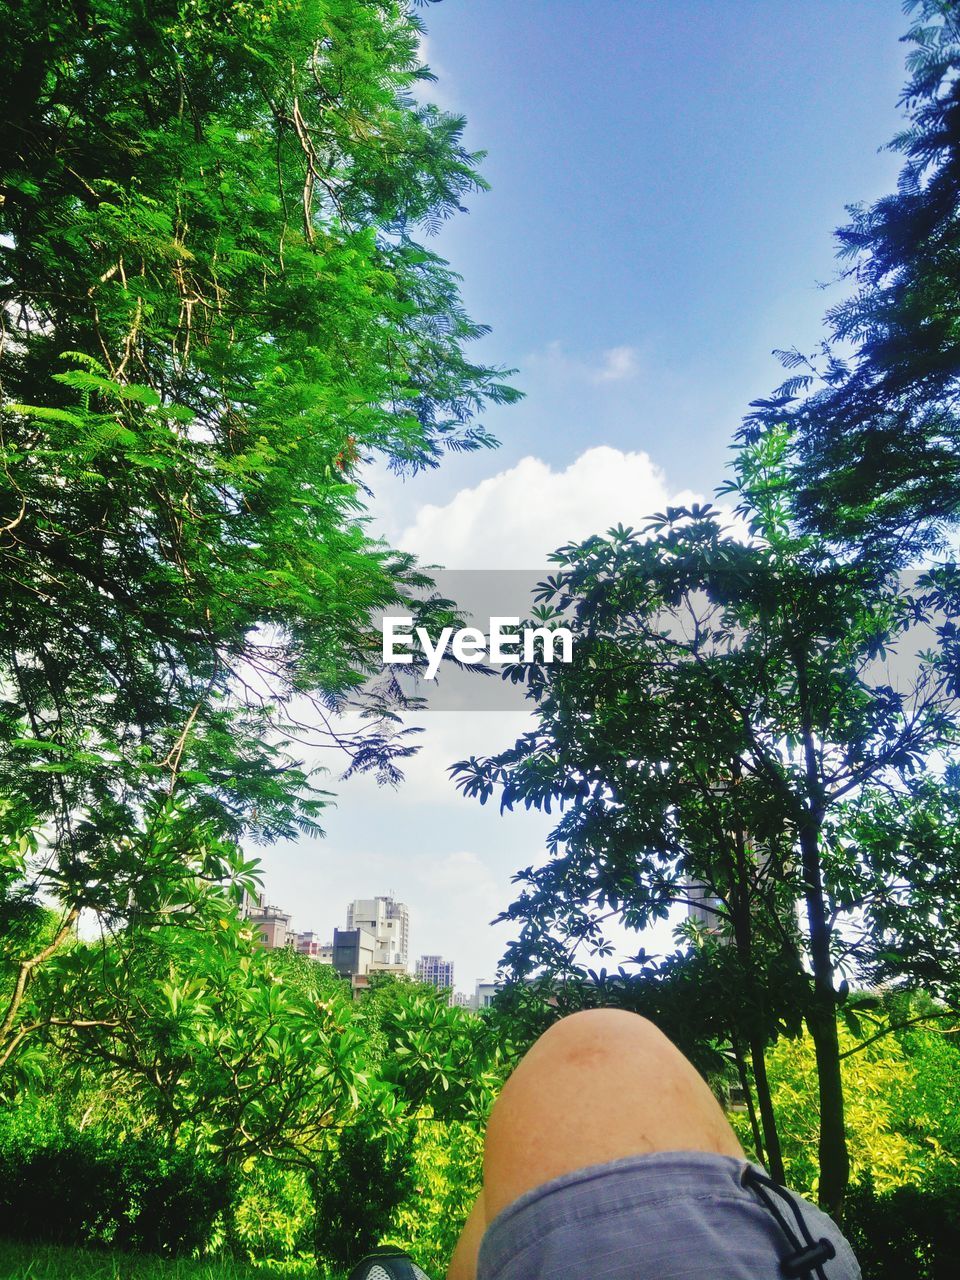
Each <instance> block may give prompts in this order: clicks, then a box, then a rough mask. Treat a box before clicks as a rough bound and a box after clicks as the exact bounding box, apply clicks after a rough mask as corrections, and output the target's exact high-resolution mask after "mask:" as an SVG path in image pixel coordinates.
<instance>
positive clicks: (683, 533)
mask: <svg viewBox="0 0 960 1280" xmlns="http://www.w3.org/2000/svg"><path fill="white" fill-rule="evenodd" d="M787 446H788V440H787V436H786V434H785V433H781V434H780V436H778V437H774V436H769V437H767V438H766V439H765V440H764V441H763V442H761V443H760V444H759V445H758V446H756V447H755V448H754V449H751V450H748V451H746V452H745V453H744V454H742V455H741V457H740V460H739V465H738V474H737V478H736V480H735V481H734V482H733V484H732V485H731V488H732V489H734V490H736V492H737V493H738V496H739V499H740V502H741V510H742V513H743V514H744V515H745V516H746V517H747V518H748V519H749V521H750V536H749V537H744V536H743V535H738V534H736V533H734V532H732V531H730V530H729V529H725V528H724V525H723V522H722V519H721V517H720V515H719V514H718V513H717V512H716V511H714V510H712V509H711V508H703V507H695V508H693V509H691V510H685V509H671V510H668V511H667V512H666V513H664V514H662V515H660V516H658V517H655V518H654V521H653V523H652V525H651V527H650V528H649V529H648V530H646V531H645V532H642V533H641V532H637V531H634V530H631V529H623V528H618V529H615V530H612V531H611V532H610V534H609V535H608V536H607V537H606V538H600V537H594V538H590V539H588V540H587V541H586V542H584V543H582V544H580V545H573V546H567V547H564V548H562V549H561V550H560V551H559V552H558V553H557V555H556V556H555V557H554V558H555V560H556V561H557V565H558V568H557V571H556V573H555V574H554V575H553V576H552V577H551V578H549V579H548V580H547V581H546V582H545V583H544V584H543V585H542V589H541V599H542V601H543V606H544V608H545V609H547V610H549V611H552V612H553V613H554V615H555V616H556V617H557V618H558V619H562V620H563V622H564V623H565V624H568V625H570V626H571V627H572V629H573V632H574V649H573V652H574V657H573V661H572V662H571V663H570V664H569V665H567V664H563V663H559V664H558V663H555V664H553V665H551V666H546V665H537V664H531V665H524V664H519V665H518V666H517V667H516V668H514V670H513V672H512V675H513V678H515V679H517V680H519V681H522V682H524V683H525V684H526V687H527V692H528V695H529V697H530V699H531V702H532V710H533V711H534V713H535V716H536V723H535V726H534V727H533V728H532V729H530V730H529V731H528V732H527V733H525V734H524V735H523V736H522V737H521V738H520V739H519V740H518V741H517V743H516V745H515V746H514V747H512V748H510V749H508V750H506V751H503V752H501V753H500V754H498V755H495V756H492V757H489V758H485V759H476V758H472V759H470V760H468V761H463V762H460V763H459V764H458V765H456V766H454V771H455V773H456V775H457V776H458V779H459V785H460V786H461V787H462V789H463V790H464V791H465V792H466V793H467V794H468V795H474V796H477V797H479V798H480V799H481V801H485V800H486V799H487V798H488V797H490V796H491V795H493V794H494V793H495V792H496V793H498V794H499V796H500V800H501V805H502V806H503V807H506V808H511V807H512V806H513V805H515V804H518V803H523V804H524V805H526V806H527V807H531V806H533V807H536V808H539V809H544V810H545V811H547V812H549V811H550V810H551V807H552V806H553V805H554V804H557V805H559V807H560V810H561V812H560V816H559V818H558V820H557V823H556V825H555V827H554V829H553V831H552V833H551V836H550V841H549V851H550V854H551V857H550V858H549V860H548V861H547V862H546V864H545V865H543V866H539V867H530V868H527V869H526V870H524V871H521V872H520V873H519V875H518V876H517V879H518V880H519V882H520V883H521V885H522V892H521V894H520V896H519V898H518V899H517V901H516V902H515V903H514V904H513V905H512V906H511V907H510V909H509V910H508V911H507V912H506V913H505V914H506V917H507V918H508V919H513V920H515V921H518V922H520V923H521V926H522V927H521V931H520V935H519V938H518V940H517V941H516V943H515V944H514V945H513V947H512V948H511V951H510V953H509V954H508V959H509V960H510V961H511V963H512V967H513V969H514V970H515V971H516V972H518V973H519V974H520V975H523V974H525V973H528V972H531V971H535V970H537V969H538V968H541V967H542V968H545V969H546V970H547V971H554V972H556V971H558V970H559V971H562V970H563V967H564V966H565V965H567V966H569V965H570V964H571V963H573V961H574V960H575V958H576V952H577V950H578V949H581V954H583V949H584V948H585V949H586V950H587V951H591V950H592V951H593V952H594V953H599V954H601V955H609V954H611V952H612V950H613V946H612V943H611V942H610V940H609V938H608V937H607V934H606V930H605V926H604V922H605V921H606V920H608V919H610V918H613V919H616V920H618V921H620V922H621V923H622V924H625V925H627V926H629V927H632V928H635V929H642V928H643V927H644V926H645V925H647V924H648V923H650V922H651V921H653V920H656V919H666V918H667V917H668V914H669V912H670V910H671V908H672V907H674V906H676V905H682V904H686V903H687V902H689V901H690V900H691V896H692V894H691V887H692V886H694V885H697V886H704V887H706V889H707V890H708V892H709V898H708V901H711V900H712V907H713V913H714V916H715V919H716V921H717V931H718V933H719V934H721V935H723V936H725V937H727V938H728V939H729V940H730V945H732V947H733V948H734V952H735V955H736V958H737V969H738V972H739V979H738V980H737V981H735V982H733V983H732V984H731V986H730V988H729V1000H728V1008H727V1013H726V1021H727V1026H728V1027H729V1028H730V1032H731V1034H732V1035H734V1036H737V1035H739V1036H740V1037H741V1038H742V1039H743V1040H745V1041H746V1042H747V1043H748V1044H749V1045H750V1047H751V1048H752V1050H753V1063H754V1069H755V1073H756V1075H757V1084H758V1095H759V1099H760V1103H761V1112H762V1113H763V1121H764V1135H763V1136H764V1139H765V1142H766V1145H767V1148H768V1155H772V1156H773V1157H774V1159H773V1160H772V1161H771V1163H775V1162H776V1161H775V1156H776V1129H775V1124H774V1123H773V1116H772V1114H770V1112H769V1105H770V1104H769V1091H768V1090H767V1089H766V1088H765V1085H764V1080H763V1072H764V1050H765V1048H766V1045H767V1044H769V1042H770V1041H771V1040H772V1039H773V1038H775V1037H776V1035H778V1034H780V1033H781V1032H787V1033H792V1034H795V1033H796V1030H797V1029H798V1022H799V1020H801V1019H802V1021H803V1022H805V1023H806V1025H807V1027H808V1029H809V1031H810V1035H811V1039H812V1043H813V1046H814V1051H815V1057H816V1065H817V1077H818V1099H819V1119H820V1124H819V1170H820V1174H819V1193H820V1197H821V1199H822V1201H823V1202H824V1204H825V1205H827V1206H829V1207H831V1208H833V1209H837V1208H839V1206H840V1204H841V1202H842V1197H843V1192H844V1188H845V1186H846V1182H847V1177H848V1168H849V1157H848V1152H847V1143H846V1133H845V1126H844V1100H843V1084H842V1078H841V1073H840V1049H839V1042H838V1017H839V1012H840V1009H841V1006H842V1004H843V1002H844V1000H845V997H846V992H847V986H848V982H849V979H850V977H852V976H853V974H854V973H855V959H856V953H855V950H851V938H850V936H849V935H848V934H847V932H846V931H845V928H844V922H845V919H846V918H847V917H850V918H854V917H856V913H857V912H860V911H862V910H863V909H864V907H865V905H866V904H867V901H868V899H870V898H871V897H872V896H876V897H880V898H884V897H885V896H887V895H888V894H889V890H890V888H891V881H892V876H891V875H885V874H881V869H880V868H878V867H876V866H875V867H873V868H870V869H868V868H867V867H866V866H865V865H864V862H863V856H862V855H863V853H864V851H863V850H858V849H856V848H852V847H851V843H850V841H849V840H844V839H843V838H842V837H841V834H840V833H839V832H838V830H837V829H836V823H835V821H834V820H835V819H836V818H837V816H838V814H839V811H840V810H841V809H842V808H843V806H844V805H845V804H847V803H848V802H849V801H850V800H851V799H853V798H855V797H861V796H863V795H864V794H865V793H866V792H868V791H870V790H871V789H872V788H877V789H881V788H886V789H894V790H896V789H898V788H900V789H902V788H903V786H904V779H907V778H909V777H910V776H911V775H912V774H913V773H915V772H916V771H918V770H920V769H921V768H924V767H926V763H925V762H926V761H927V760H928V758H929V757H930V755H931V753H933V752H935V751H937V750H947V749H949V748H950V746H951V745H952V743H953V742H954V739H955V736H956V726H955V712H956V704H955V699H954V694H953V685H952V678H951V674H950V669H949V664H948V663H947V662H946V661H945V660H944V658H943V655H942V653H941V652H940V651H939V650H935V651H934V652H932V653H926V654H925V655H923V654H922V653H921V652H919V651H921V650H925V649H926V648H927V647H928V640H929V635H930V632H929V631H928V630H926V629H925V628H926V626H927V625H928V623H929V621H930V618H931V616H932V614H933V612H934V610H935V607H936V606H935V605H934V603H933V594H934V593H932V592H931V591H930V590H927V589H926V588H925V587H923V586H921V585H919V584H917V585H913V586H911V585H910V584H909V583H908V582H901V581H900V580H899V579H898V578H897V577H896V576H889V575H888V576H881V575H878V574H876V572H875V571H874V570H873V569H872V568H870V567H869V566H864V565H862V564H858V563H849V564H844V563H838V562H837V561H836V560H834V559H833V558H832V557H831V555H830V554H829V552H828V551H827V550H825V549H824V547H823V545H822V544H820V543H818V542H817V541H815V540H814V539H812V538H804V539H798V538H797V537H796V536H795V535H794V534H792V533H791V532H790V528H789V526H790V508H789V502H790V496H791V495H790V489H789V483H788V480H787V477H786V473H785V471H784V455H785V452H786V449H787ZM898 646H899V647H900V648H901V649H902V650H904V652H905V655H906V656H908V657H909V655H910V653H911V652H912V651H917V656H916V659H915V663H914V666H913V669H912V671H911V670H910V669H909V664H908V670H907V672H906V674H905V676H904V677H903V678H902V679H900V680H899V681H897V682H896V683H894V682H892V681H891V679H890V677H889V675H888V674H887V671H886V668H885V666H884V664H883V662H882V659H883V658H884V656H885V654H886V653H887V652H888V651H889V650H890V649H893V648H896V647H898ZM871 954H873V952H872V951H871ZM720 989H721V987H720V985H719V984H718V986H717V990H718V991H719V990H720ZM712 1031H713V1033H714V1034H716V1028H715V1025H714V1027H713V1028H712Z"/></svg>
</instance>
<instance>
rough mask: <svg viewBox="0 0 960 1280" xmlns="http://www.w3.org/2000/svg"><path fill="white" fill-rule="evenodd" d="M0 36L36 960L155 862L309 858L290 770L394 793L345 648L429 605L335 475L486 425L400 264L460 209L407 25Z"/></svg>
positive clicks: (490, 395)
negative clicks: (260, 847) (343, 714)
mask: <svg viewBox="0 0 960 1280" xmlns="http://www.w3.org/2000/svg"><path fill="white" fill-rule="evenodd" d="M0 17H2V22H3V29H4V48H3V55H2V58H3V64H2V68H0V70H2V74H0V84H2V86H3V88H2V90H0V92H2V93H3V95H4V102H3V112H4V118H5V129H4V132H3V140H2V145H0V254H2V260H3V265H2V269H0V293H2V298H0V316H2V346H0V581H2V594H0V795H2V796H3V797H4V808H3V819H2V821H3V835H4V845H3V847H4V849H5V850H6V863H5V872H6V873H7V875H6V880H5V884H6V893H7V896H8V897H10V896H11V895H13V897H14V898H16V897H17V896H19V897H21V898H22V897H24V896H27V897H30V896H33V895H35V894H36V893H38V892H39V893H41V894H43V893H46V894H47V895H52V896H53V897H54V898H55V899H56V900H58V901H59V902H61V903H62V905H63V918H62V924H61V928H60V930H59V931H57V932H56V934H55V938H54V940H53V941H52V943H51V944H49V945H52V946H53V947H54V948H56V946H59V945H62V944H63V942H64V941H65V940H66V939H67V938H68V937H69V935H70V932H71V930H72V928H73V926H74V924H75V921H76V919H77V918H78V916H79V914H80V913H81V912H82V911H83V910H84V909H87V908H90V909H93V910H94V911H96V912H98V913H99V914H100V915H101V917H102V918H103V919H104V920H105V922H106V923H107V924H108V925H109V924H110V923H111V922H116V921H118V920H119V921H120V922H122V921H123V920H124V919H126V918H127V916H128V915H129V913H130V911H131V910H136V911H138V912H139V913H140V916H141V922H142V919H143V913H144V912H146V911H147V910H148V906H149V909H150V910H155V911H162V910H163V909H164V889H163V885H164V883H165V881H164V877H165V876H167V875H169V874H172V871H171V867H172V864H171V862H170V854H171V851H173V852H174V853H176V851H177V849H179V851H180V854H181V855H182V857H181V862H182V864H183V866H184V867H187V868H188V869H189V871H190V874H191V875H192V874H195V872H196V866H195V862H196V858H197V857H199V858H200V862H201V863H202V864H203V865H204V872H203V873H204V874H205V875H206V876H207V877H208V878H212V879H216V878H217V877H218V876H220V875H228V876H229V875H232V874H233V871H235V870H236V867H234V868H233V870H231V866H230V865H229V858H228V859H227V860H226V861H224V857H222V856H221V855H224V856H225V846H224V845H223V844H222V843H218V842H221V841H223V840H224V839H225V840H227V841H228V842H232V843H233V845H235V844H236V842H237V841H238V840H239V838H240V837H241V836H244V835H246V836H248V837H249V836H252V837H254V838H262V839H270V838H273V837H275V836H277V835H286V834H291V833H293V832H295V831H297V830H305V829H306V830H312V829H316V821H317V817H318V814H319V812H320V809H321V807H322V805H323V803H324V799H325V797H324V794H323V793H322V792H321V791H319V790H318V789H317V788H316V787H315V786H314V785H313V783H312V781H311V778H310V777H309V776H308V773H307V771H306V770H305V769H304V768H303V767H302V765H301V764H300V763H298V760H299V758H300V757H299V756H298V754H297V753H298V751H300V741H301V740H302V739H303V738H304V737H305V736H306V737H307V738H312V740H313V742H314V743H315V744H316V745H319V746H326V747H330V748H335V749H345V751H346V756H345V757H344V764H346V765H349V767H351V768H361V769H363V768H374V769H379V770H380V771H381V773H382V775H383V776H385V777H388V778H395V777H396V776H397V767H398V762H399V761H402V759H403V757H404V756H405V755H407V754H409V752H410V750H411V749H412V747H411V743H410V741H409V740H408V739H407V737H406V736H405V733H404V731H403V730H402V728H401V726H400V724H399V723H398V719H397V710H398V706H399V705H400V703H399V702H398V694H397V690H396V688H395V687H394V686H391V685H389V684H382V683H381V684H380V685H378V686H375V687H374V689H373V690H372V691H370V690H362V689H361V686H362V685H364V682H365V681H367V680H368V678H369V677H370V676H371V675H375V674H376V662H377V655H378V653H379V644H378V641H377V636H376V633H375V631H374V628H373V627H372V624H371V616H372V614H373V613H374V612H375V611H376V610H378V609H381V608H383V607H384V606H387V605H389V604H391V603H395V602H396V601H397V600H398V599H401V598H405V597H407V596H408V595H410V594H411V593H413V594H415V595H418V596H422V595H424V594H427V595H429V589H428V588H429V583H428V581H427V580H426V579H425V578H424V577H423V576H422V575H421V574H419V572H418V571H417V570H416V567H415V566H414V564H413V563H412V561H411V560H410V559H409V557H404V556H400V555H397V554H395V553H393V552H391V551H390V549H389V548H387V547H385V546H384V545H382V544H381V543H379V542H376V541H374V540H372V539H371V538H370V537H369V536H368V535H367V533H366V532H365V530H364V511H365V505H364V504H365V501H366V497H367V490H366V487H365V485H364V482H363V476H364V468H365V465H366V463H367V462H368V461H369V460H371V459H375V458H377V457H379V458H381V459H385V460H386V461H387V462H388V463H389V465H390V466H392V467H395V468H398V469H403V470H412V471H415V470H417V469H418V468H423V467H429V466H433V465H435V464H437V462H438V461H439V460H440V458H441V456H442V454H443V452H444V451H445V450H448V449H475V448H479V447H483V446H487V445H490V444H491V443H492V440H491V437H490V436H489V434H488V433H487V432H486V431H485V430H484V428H483V427H482V425H480V424H479V423H478V421H477V418H476V415H477V414H478V412H479V411H481V410H482V408H483V406H484V405H485V404H486V403H488V402H491V401H493V402H504V401H509V400H512V399H513V398H514V396H515V393H514V392H513V391H512V390H511V389H510V388H509V387H507V386H506V385H505V384H504V383H503V382H502V380H501V378H500V374H499V373H498V371H496V370H493V369H490V368H486V367H484V366H482V365H479V364H476V363H472V362H471V361H470V360H469V359H468V358H467V355H466V353H465V347H466V344H468V343H469V342H470V341H471V340H473V339H475V338H476V337H478V336H479V335H480V334H481V333H482V332H483V329H482V327H481V326H479V325H476V324H474V323H473V322H472V321H471V320H470V319H469V318H468V317H467V316H466V314H465V313H464V310H463V307H462V304H461V301H460V298H459V293H458V281H457V277H456V276H455V275H454V274H453V273H452V272H451V271H450V269H449V267H448V266H447V264H446V263H444V262H443V261H442V260H441V259H440V258H439V257H438V256H437V255H436V254H434V253H432V252H431V251H430V250H429V249H428V248H427V247H425V245H424V244H423V243H421V241H422V239H423V237H424V236H425V235H426V234H427V233H429V232H430V231H431V230H433V229H434V228H435V227H436V226H437V225H438V224H439V223H440V222H441V221H442V220H443V219H445V218H446V217H448V216H449V215H450V214H453V213H455V212H457V211H458V210H460V209H462V208H463V201H464V199H465V198H466V197H467V195H468V194H469V193H470V192H473V191H477V190H480V189H482V188H483V186H484V183H483V180H482V179H481V178H480V176H479V174H478V172H477V167H476V165H477V160H478V156H476V155H474V154H471V153H469V152H468V151H466V150H465V148H464V146H463V143H462V130H463V123H464V122H463V120H462V119H460V118H459V117H455V116H451V115H448V114H445V113H443V112H441V111H439V110H438V109H437V108H436V107H433V106H428V105H421V103H420V101H419V98H418V97H415V96H414V91H415V90H417V89H418V87H420V86H421V85H422V84H423V82H424V81H428V80H429V79H430V74H429V71H428V70H427V69H426V68H425V67H423V66H422V65H421V62H420V58H419V53H418V48H419V38H420V25H419V22H418V20H417V19H416V18H415V17H414V16H412V15H411V13H409V12H408V10H407V7H406V5H405V4H403V3H400V2H398V0H303V2H300V0H298V2H297V3H291V2H290V0H269V2H268V3H265V4H259V3H258V4H252V3H248V2H246V0H157V2H156V3H153V2H151V3H149V4H148V3H145V2H144V0H90V2H89V3H88V2H84V3H74V2H73V0H27V2H26V3H16V4H3V5H0ZM436 607H438V606H423V605H419V604H417V602H416V601H415V602H413V608H414V611H415V612H416V611H420V612H422V613H424V616H426V615H427V614H429V612H430V610H431V608H433V609H435V608H436ZM351 699H355V700H357V701H358V702H359V703H360V706H361V711H362V715H363V717H364V718H363V719H362V721H361V724H362V728H361V730H359V731H353V732H348V731H346V730H343V729H342V728H341V727H340V726H339V725H338V724H337V723H335V716H336V713H337V712H338V711H340V710H342V709H343V708H344V706H345V705H346V704H347V702H348V701H350V700H351ZM295 739H296V740H297V741H296V742H295V741H294V740H295ZM201 848H203V849H206V850H207V852H206V854H204V853H202V852H199V853H198V850H201ZM214 849H219V851H220V852H219V853H217V854H214V853H213V852H211V851H212V850H214ZM231 856H233V855H231ZM204 859H206V861H205V862H204ZM151 868H152V869H153V870H151ZM177 892H180V889H178V890H177ZM168 918H169V917H168ZM48 955H49V950H48V949H47V948H44V949H43V951H42V952H36V953H32V954H27V955H24V956H22V957H21V967H20V977H19V980H18V982H17V983H16V984H15V986H14V991H13V998H12V1000H11V1002H10V1004H9V1006H8V1007H7V1008H6V1010H5V1012H4V1010H0V1025H2V1028H3V1032H2V1034H0V1039H3V1038H4V1036H12V1037H16V1036H17V1034H18V1031H17V1019H18V1007H19V1001H20V999H21V997H22V991H23V987H24V984H25V983H26V982H27V981H28V980H29V979H30V977H31V975H32V974H33V973H34V972H35V971H36V968H37V966H38V965H40V964H41V963H43V962H44V960H45V958H46V957H47V956H48ZM7 1043H9V1041H8V1042H7ZM0 1052H2V1047H0Z"/></svg>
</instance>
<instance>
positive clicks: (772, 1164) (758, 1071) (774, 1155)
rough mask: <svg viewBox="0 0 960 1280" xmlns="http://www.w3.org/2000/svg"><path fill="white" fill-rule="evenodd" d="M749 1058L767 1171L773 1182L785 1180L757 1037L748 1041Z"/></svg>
mask: <svg viewBox="0 0 960 1280" xmlns="http://www.w3.org/2000/svg"><path fill="white" fill-rule="evenodd" d="M750 1058H751V1061H752V1064H753V1079H754V1081H755V1083H756V1086H757V1106H758V1107H759V1108H760V1119H761V1121H762V1123H763V1139H764V1146H765V1147H766V1149H767V1172H768V1173H769V1174H770V1177H771V1178H773V1180H774V1182H779V1183H783V1182H785V1181H786V1175H785V1173H784V1169H783V1152H782V1151H781V1149H780V1135H779V1133H777V1117H776V1114H775V1112H774V1110H773V1095H772V1094H771V1092H770V1081H769V1079H768V1078H767V1062H766V1058H765V1057H764V1044H763V1041H762V1040H761V1039H759V1037H758V1038H757V1039H755V1040H752V1041H751V1043H750Z"/></svg>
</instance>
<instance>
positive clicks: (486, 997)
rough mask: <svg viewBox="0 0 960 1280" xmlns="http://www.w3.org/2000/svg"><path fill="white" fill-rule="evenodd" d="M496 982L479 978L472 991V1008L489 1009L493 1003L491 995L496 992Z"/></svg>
mask: <svg viewBox="0 0 960 1280" xmlns="http://www.w3.org/2000/svg"><path fill="white" fill-rule="evenodd" d="M497 989H498V988H497V984H496V983H495V982H493V981H490V980H488V979H484V978H479V979H478V980H477V985H476V987H475V988H474V992H473V1003H472V1008H474V1009H478V1010H479V1009H489V1007H490V1005H492V1004H493V997H494V996H495V995H496V994H497Z"/></svg>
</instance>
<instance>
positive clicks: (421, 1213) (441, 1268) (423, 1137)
mask: <svg viewBox="0 0 960 1280" xmlns="http://www.w3.org/2000/svg"><path fill="white" fill-rule="evenodd" d="M413 1155H414V1188H413V1193H412V1194H411V1195H410V1196H409V1197H408V1198H407V1199H406V1200H405V1201H404V1203H403V1204H402V1205H401V1206H400V1208H399V1210H398V1212H397V1214H396V1216H395V1218H394V1221H393V1224H392V1228H391V1231H390V1239H391V1241H392V1242H395V1243H396V1244H398V1245H400V1246H402V1247H403V1248H405V1249H407V1251H408V1252H409V1253H410V1254H411V1255H412V1256H413V1257H415V1258H416V1259H417V1261H418V1263H419V1264H420V1266H421V1267H422V1268H423V1270H424V1271H426V1273H427V1275H431V1276H440V1275H445V1274H446V1270H447V1267H448V1265H449V1263H450V1258H451V1257H452V1255H453V1251H454V1248H455V1247H456V1244H457V1241H458V1240H459V1238H460V1232H461V1231H462V1230H463V1226H464V1223H465V1222H466V1220H467V1215H468V1214H469V1213H470V1210H471V1209H472V1208H473V1202H474V1200H475V1199H476V1197H477V1195H478V1193H479V1191H480V1187H481V1185H482V1182H483V1133H482V1131H481V1130H480V1129H478V1128H477V1127H476V1126H475V1125H473V1124H468V1123H466V1122H464V1121H459V1120H450V1121H447V1122H446V1123H445V1124H444V1123H439V1122H436V1123H433V1124H431V1123H430V1122H429V1120H426V1121H424V1123H422V1124H420V1125H419V1126H418V1129H417V1134H416V1138H415V1140H414V1147H413Z"/></svg>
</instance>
